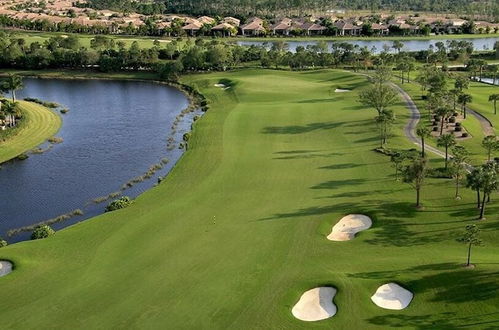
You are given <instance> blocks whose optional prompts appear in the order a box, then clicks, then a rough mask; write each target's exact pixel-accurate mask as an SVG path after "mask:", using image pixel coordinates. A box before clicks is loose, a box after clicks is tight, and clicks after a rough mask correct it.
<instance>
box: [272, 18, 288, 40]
mask: <svg viewBox="0 0 499 330" xmlns="http://www.w3.org/2000/svg"><path fill="white" fill-rule="evenodd" d="M292 22H293V21H292V20H291V19H289V18H283V19H282V20H280V21H278V22H277V23H276V24H274V25H272V26H271V27H270V30H271V31H272V33H273V34H280V35H285V36H287V35H289V32H290V31H291V23H292Z"/></svg>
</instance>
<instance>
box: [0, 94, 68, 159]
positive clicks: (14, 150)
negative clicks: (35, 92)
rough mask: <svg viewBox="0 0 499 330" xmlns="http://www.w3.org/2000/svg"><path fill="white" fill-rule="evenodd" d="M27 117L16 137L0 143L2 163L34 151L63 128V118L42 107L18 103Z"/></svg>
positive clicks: (34, 104)
mask: <svg viewBox="0 0 499 330" xmlns="http://www.w3.org/2000/svg"><path fill="white" fill-rule="evenodd" d="M18 102H19V106H20V107H22V110H23V112H24V115H25V116H26V119H25V120H26V123H25V124H24V125H23V126H22V127H20V128H18V132H17V134H16V135H14V136H12V137H10V138H8V139H7V140H6V141H2V142H0V163H2V162H5V161H7V160H10V159H12V158H15V157H17V156H19V155H20V154H22V153H23V152H26V151H28V150H31V149H33V148H34V147H36V146H37V145H39V144H41V143H43V142H44V141H45V140H46V139H47V138H49V137H51V136H52V135H54V134H55V133H57V131H58V130H59V128H60V127H61V118H60V117H59V116H58V115H57V114H56V113H54V112H53V111H50V110H49V109H48V108H45V107H44V106H42V105H39V104H36V103H32V102H26V101H18Z"/></svg>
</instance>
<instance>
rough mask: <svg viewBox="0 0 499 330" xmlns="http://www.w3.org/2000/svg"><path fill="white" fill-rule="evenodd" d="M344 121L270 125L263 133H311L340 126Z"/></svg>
mask: <svg viewBox="0 0 499 330" xmlns="http://www.w3.org/2000/svg"><path fill="white" fill-rule="evenodd" d="M343 124H344V123H343V122H329V123H310V124H307V125H291V126H269V127H264V128H263V130H262V133H263V134H303V133H310V132H313V131H316V130H329V129H334V128H337V127H340V126H341V125H343Z"/></svg>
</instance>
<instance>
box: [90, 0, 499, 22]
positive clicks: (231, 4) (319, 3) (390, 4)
mask: <svg viewBox="0 0 499 330" xmlns="http://www.w3.org/2000/svg"><path fill="white" fill-rule="evenodd" d="M92 1H99V2H110V3H111V2H115V1H117V0H92ZM121 1H123V2H126V1H127V0H121ZM128 1H129V0H128ZM156 2H166V1H164V0H158V1H156ZM339 8H342V9H351V10H366V9H367V10H371V11H379V10H395V11H428V12H450V13H456V14H469V15H484V16H488V17H490V18H499V5H498V3H497V2H496V1H493V0H486V1H480V2H478V1H475V2H470V1H466V0H438V1H426V0H374V1H372V0H369V1H368V0H348V1H346V0H336V1H331V0H294V1H286V0H218V1H210V0H189V1H185V0H170V1H167V11H169V12H176V13H184V14H192V15H231V16H237V17H240V18H245V17H249V16H252V15H260V16H264V17H274V16H279V15H288V16H290V15H301V14H307V13H308V14H311V13H317V12H326V11H327V10H331V9H339Z"/></svg>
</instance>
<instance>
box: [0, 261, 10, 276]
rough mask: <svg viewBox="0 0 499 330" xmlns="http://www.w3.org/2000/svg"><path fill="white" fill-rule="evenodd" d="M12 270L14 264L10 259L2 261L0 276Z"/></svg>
mask: <svg viewBox="0 0 499 330" xmlns="http://www.w3.org/2000/svg"><path fill="white" fill-rule="evenodd" d="M10 272H12V264H11V263H10V262H8V261H0V277H2V276H5V275H8V274H9V273H10Z"/></svg>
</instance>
